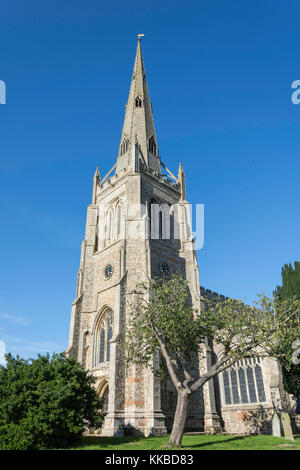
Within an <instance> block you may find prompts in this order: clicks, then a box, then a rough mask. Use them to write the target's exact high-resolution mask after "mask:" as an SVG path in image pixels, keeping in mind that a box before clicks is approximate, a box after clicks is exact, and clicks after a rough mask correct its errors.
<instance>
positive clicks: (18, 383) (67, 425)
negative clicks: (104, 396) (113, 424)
mask: <svg viewBox="0 0 300 470" xmlns="http://www.w3.org/2000/svg"><path fill="white" fill-rule="evenodd" d="M93 380H94V379H93V378H92V377H91V376H88V375H87V372H86V371H84V369H83V368H82V366H81V365H80V364H79V363H78V362H76V361H75V360H74V359H69V358H66V357H65V355H64V354H54V355H53V356H52V357H51V358H50V356H49V354H47V355H39V356H38V358H37V359H30V360H25V359H21V358H20V357H18V356H17V357H16V358H14V357H12V356H11V355H10V354H8V355H7V356H6V365H5V366H0V449H17V450H25V449H45V448H53V447H63V446H66V445H69V444H71V443H72V442H74V441H75V440H76V439H78V438H79V437H80V436H81V434H82V432H83V430H84V426H85V425H86V424H89V425H91V426H94V427H96V428H97V427H100V426H101V424H102V422H103V418H104V416H103V414H102V413H101V407H102V400H100V399H99V398H98V397H97V393H96V391H95V389H94V388H93Z"/></svg>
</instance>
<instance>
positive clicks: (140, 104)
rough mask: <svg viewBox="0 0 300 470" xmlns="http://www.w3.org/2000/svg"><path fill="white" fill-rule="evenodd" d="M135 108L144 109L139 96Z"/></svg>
mask: <svg viewBox="0 0 300 470" xmlns="http://www.w3.org/2000/svg"><path fill="white" fill-rule="evenodd" d="M135 107H136V108H141V107H142V100H141V98H140V97H139V96H137V97H136V99H135Z"/></svg>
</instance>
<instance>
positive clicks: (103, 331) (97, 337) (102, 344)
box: [93, 309, 113, 367]
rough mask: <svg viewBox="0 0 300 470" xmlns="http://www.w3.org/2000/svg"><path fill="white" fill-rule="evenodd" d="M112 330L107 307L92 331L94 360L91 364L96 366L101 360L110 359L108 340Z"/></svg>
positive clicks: (110, 317)
mask: <svg viewBox="0 0 300 470" xmlns="http://www.w3.org/2000/svg"><path fill="white" fill-rule="evenodd" d="M112 331H113V314H112V310H110V309H107V310H106V311H105V312H104V314H103V315H102V316H101V317H100V319H99V321H98V324H97V325H96V328H95V333H94V360H93V366H94V367H96V366H97V365H99V364H102V363H103V362H108V361H109V360H110V340H111V338H112Z"/></svg>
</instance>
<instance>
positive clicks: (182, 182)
mask: <svg viewBox="0 0 300 470" xmlns="http://www.w3.org/2000/svg"><path fill="white" fill-rule="evenodd" d="M178 182H179V183H180V190H181V198H180V199H181V201H186V189H185V173H184V171H183V167H182V164H181V162H180V163H179V169H178Z"/></svg>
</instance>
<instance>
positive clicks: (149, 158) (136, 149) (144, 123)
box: [116, 34, 161, 173]
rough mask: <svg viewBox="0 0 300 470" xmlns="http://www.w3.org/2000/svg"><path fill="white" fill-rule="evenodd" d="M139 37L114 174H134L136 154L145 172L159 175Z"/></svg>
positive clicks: (139, 37)
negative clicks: (129, 171) (126, 172)
mask: <svg viewBox="0 0 300 470" xmlns="http://www.w3.org/2000/svg"><path fill="white" fill-rule="evenodd" d="M141 36H142V35H140V34H139V35H138V43H137V50H136V56H135V62H134V67H133V74H132V78H131V85H130V90H129V96H128V102H127V105H126V112H125V119H124V124H123V131H122V136H121V142H120V147H119V154H118V160H117V168H116V172H117V173H119V171H120V170H122V169H123V168H131V169H132V170H133V171H136V170H135V168H136V167H137V166H136V165H134V166H135V168H134V166H133V160H134V159H133V158H132V156H133V155H135V154H136V153H138V160H139V161H141V162H142V164H144V166H145V167H146V168H148V169H151V170H154V171H157V172H159V173H161V167H160V158H159V156H158V147H157V140H156V135H155V129H154V122H153V115H152V105H151V101H150V97H149V91H148V85H147V80H146V73H145V66H144V61H143V56H142V50H141ZM138 166H139V165H138Z"/></svg>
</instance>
